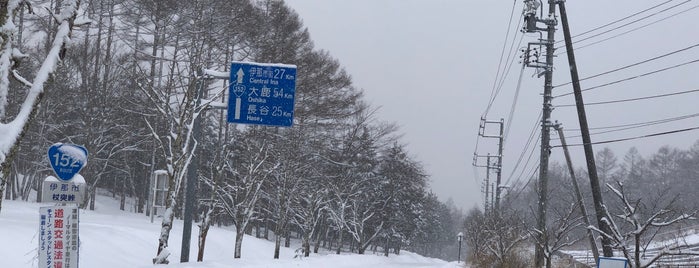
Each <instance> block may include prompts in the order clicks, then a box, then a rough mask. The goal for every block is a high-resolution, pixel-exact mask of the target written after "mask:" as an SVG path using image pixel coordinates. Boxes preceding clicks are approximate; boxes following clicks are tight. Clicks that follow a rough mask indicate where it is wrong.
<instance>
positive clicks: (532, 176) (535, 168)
mask: <svg viewBox="0 0 699 268" xmlns="http://www.w3.org/2000/svg"><path fill="white" fill-rule="evenodd" d="M537 172H539V164H537V165H535V166H534V170H533V171H532V172H530V173H531V175H529V179H528V180H527V183H525V184H524V186H522V188H520V189H519V191H517V193H516V194H515V196H514V197H513V198H512V200H517V198H519V196H520V195H521V194H522V193H523V192H524V190H526V189H527V186H529V183H531V182H532V180H533V179H534V175H536V173H537Z"/></svg>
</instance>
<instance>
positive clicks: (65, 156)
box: [49, 143, 87, 181]
mask: <svg viewBox="0 0 699 268" xmlns="http://www.w3.org/2000/svg"><path fill="white" fill-rule="evenodd" d="M49 162H50V163H51V167H53V171H55V172H56V176H58V178H59V179H61V180H63V181H69V180H71V179H72V178H73V176H75V174H78V172H80V170H81V169H82V168H83V167H84V166H85V164H87V149H85V147H82V146H78V145H75V144H63V143H56V144H54V145H52V146H51V147H50V148H49Z"/></svg>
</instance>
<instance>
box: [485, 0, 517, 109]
mask: <svg viewBox="0 0 699 268" xmlns="http://www.w3.org/2000/svg"><path fill="white" fill-rule="evenodd" d="M516 5H517V0H514V1H512V11H511V12H510V19H509V22H508V23H507V31H506V32H505V41H503V44H502V51H501V52H500V61H499V63H498V70H497V72H496V73H495V81H493V89H492V90H491V91H490V101H489V102H488V106H487V107H486V108H485V112H484V113H483V116H485V115H487V114H488V111H490V107H491V106H492V105H493V102H494V101H495V97H496V88H497V84H498V78H499V77H500V70H501V68H502V59H503V58H504V57H505V48H506V47H507V40H509V38H510V29H511V28H512V19H513V18H514V14H515V6H516Z"/></svg>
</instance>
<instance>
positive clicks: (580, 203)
mask: <svg viewBox="0 0 699 268" xmlns="http://www.w3.org/2000/svg"><path fill="white" fill-rule="evenodd" d="M554 128H556V130H558V138H560V139H561V147H562V148H563V154H564V155H565V157H566V164H567V165H568V172H569V173H570V179H571V180H572V181H573V190H574V191H575V198H576V199H578V206H579V207H580V213H582V216H583V221H584V222H585V225H586V226H590V218H589V217H588V216H587V209H585V202H584V201H583V196H582V193H580V186H578V178H577V177H576V176H575V169H574V168H573V161H572V160H570V153H569V152H568V145H567V144H566V137H565V136H564V135H563V127H561V125H560V124H555V125H554ZM586 229H587V236H588V238H589V239H590V249H591V250H592V256H593V257H595V262H597V260H598V259H599V249H597V242H595V236H594V234H593V233H592V230H590V228H586Z"/></svg>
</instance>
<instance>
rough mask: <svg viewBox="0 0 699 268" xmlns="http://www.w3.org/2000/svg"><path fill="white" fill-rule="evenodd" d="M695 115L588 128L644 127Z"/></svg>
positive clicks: (567, 130)
mask: <svg viewBox="0 0 699 268" xmlns="http://www.w3.org/2000/svg"><path fill="white" fill-rule="evenodd" d="M697 116H699V113H696V114H689V115H683V116H677V117H670V118H665V119H659V120H653V121H646V122H640V123H631V124H624V125H616V126H606V127H593V128H590V130H603V129H616V128H625V127H645V126H652V125H658V124H663V123H668V122H673V121H678V120H684V119H689V118H693V117H697ZM563 131H566V132H571V131H580V129H572V128H570V129H569V128H567V129H564V130H563Z"/></svg>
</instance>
